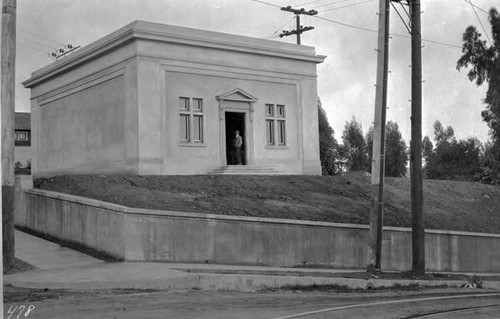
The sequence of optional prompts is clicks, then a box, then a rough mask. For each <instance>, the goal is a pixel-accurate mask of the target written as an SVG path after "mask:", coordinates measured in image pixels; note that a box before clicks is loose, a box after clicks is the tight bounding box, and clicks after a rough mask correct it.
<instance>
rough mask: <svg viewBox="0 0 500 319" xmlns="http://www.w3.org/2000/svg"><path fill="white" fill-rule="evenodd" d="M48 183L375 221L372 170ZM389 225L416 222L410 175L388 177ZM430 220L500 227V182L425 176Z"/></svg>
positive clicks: (78, 178)
mask: <svg viewBox="0 0 500 319" xmlns="http://www.w3.org/2000/svg"><path fill="white" fill-rule="evenodd" d="M35 185H36V187H39V188H41V189H46V190H51V191H56V192H61V193H67V194H72V195H78V196H84V197H89V198H94V199H98V200H102V201H106V202H111V203H116V204H120V205H125V206H129V207H137V208H149V209H160V210H173V211H185V212H200V213H213V214H223V215H241V216H255V217H271V218H286V219H298V220H313V221H327V222H336V223H354V224H368V220H369V213H370V207H371V204H370V196H371V189H370V176H369V174H367V173H364V172H353V173H349V174H345V175H342V176H224V175H217V176H210V175H195V176H116V175H113V176H108V175H75V176H59V177H54V178H51V179H40V180H37V181H35ZM384 196H385V210H384V225H386V226H399V227H410V226H411V213H410V180H409V179H407V178H387V179H386V183H385V195H384ZM424 199H425V204H424V211H425V227H426V228H428V229H446V230H460V231H473V232H489V233H500V187H498V186H491V185H483V184H479V183H470V182H454V181H436V180H425V181H424Z"/></svg>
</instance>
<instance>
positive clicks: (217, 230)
mask: <svg viewBox="0 0 500 319" xmlns="http://www.w3.org/2000/svg"><path fill="white" fill-rule="evenodd" d="M17 190H18V192H19V188H18V189H17ZM16 199H17V200H18V204H19V207H22V208H24V210H21V211H17V212H16V224H17V225H20V226H25V227H28V228H30V229H33V230H35V231H38V232H41V233H46V234H50V235H52V236H55V237H58V238H61V239H64V240H68V241H74V242H77V243H80V244H83V245H86V246H88V247H91V248H93V249H96V250H100V251H104V252H107V253H109V254H111V255H113V256H115V257H117V258H122V259H125V260H131V261H132V260H133V261H164V262H195V263H198V262H200V263H205V262H209V263H222V264H247V265H268V266H283V267H295V266H322V267H334V268H364V267H365V264H366V256H367V252H366V247H367V240H368V227H367V226H364V225H349V224H333V223H322V222H308V221H293V220H281V219H269V218H249V217H239V216H222V215H211V214H194V213H182V212H168V211H153V210H144V209H132V208H127V207H123V206H119V205H114V204H109V203H104V202H100V201H96V200H89V199H86V198H81V197H76V196H71V195H66V194H59V193H53V192H48V191H42V190H35V189H30V190H26V191H25V196H19V195H18V196H17V197H16ZM19 201H22V202H24V203H22V202H21V203H19ZM499 245H500V235H497V234H478V233H465V232H451V231H438V230H433V231H426V266H427V268H428V269H429V270H430V271H463V272H498V271H499V269H500V251H499V250H498V249H497V248H498V246H499ZM382 259H383V260H382V268H383V269H384V270H409V269H410V268H411V231H410V230H409V229H405V228H393V227H386V228H385V229H384V238H383V248H382Z"/></svg>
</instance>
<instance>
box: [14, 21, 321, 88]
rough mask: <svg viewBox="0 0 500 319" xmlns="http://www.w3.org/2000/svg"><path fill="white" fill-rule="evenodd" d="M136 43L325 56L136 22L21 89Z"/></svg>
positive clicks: (269, 43) (53, 66)
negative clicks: (133, 42) (142, 41)
mask: <svg viewBox="0 0 500 319" xmlns="http://www.w3.org/2000/svg"><path fill="white" fill-rule="evenodd" d="M136 39H145V40H152V41H159V42H164V43H177V44H184V45H192V46H197V47H209V48H217V49H222V50H227V51H237V52H242V53H243V52H244V53H252V54H257V55H265V56H276V57H281V58H287V59H294V60H302V61H308V62H312V63H321V62H323V60H324V59H325V56H322V55H316V51H315V49H314V47H311V46H304V45H297V44H290V43H284V42H278V41H272V40H266V39H259V38H252V37H246V36H240V35H235V34H228V33H221V32H214V31H207V30H201V29H193V28H186V27H180V26H173V25H166V24H160V23H154V22H147V21H141V20H137V21H134V22H132V23H130V24H128V25H126V26H124V27H123V28H120V29H118V30H117V31H115V32H112V33H110V34H108V35H107V36H105V37H103V38H101V39H99V40H97V41H95V42H92V43H91V44H89V45H86V46H84V47H82V48H80V49H79V50H76V51H75V52H73V53H71V54H69V55H68V56H65V57H63V58H61V59H59V60H57V61H55V62H53V63H51V64H49V65H47V66H45V67H43V68H41V69H39V70H37V71H35V72H33V73H32V75H31V78H29V79H28V80H26V81H24V82H23V85H24V86H25V87H27V88H31V87H33V86H35V85H36V84H38V83H40V82H43V81H44V80H46V79H48V78H51V77H54V76H56V75H57V74H58V73H60V72H64V71H66V70H67V69H69V68H73V67H75V66H77V65H79V64H82V63H85V62H86V61H89V60H92V59H93V58H95V57H96V56H98V55H101V54H103V53H105V52H107V51H110V50H112V49H114V48H116V47H119V46H121V45H123V44H124V43H126V42H129V41H133V40H136Z"/></svg>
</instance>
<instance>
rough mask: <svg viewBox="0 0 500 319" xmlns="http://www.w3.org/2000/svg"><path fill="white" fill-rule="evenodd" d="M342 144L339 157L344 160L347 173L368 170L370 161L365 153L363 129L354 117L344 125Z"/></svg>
mask: <svg viewBox="0 0 500 319" xmlns="http://www.w3.org/2000/svg"><path fill="white" fill-rule="evenodd" d="M342 143H343V145H342V147H340V155H341V157H342V158H343V159H344V163H345V168H346V169H347V170H348V171H358V170H368V167H369V165H370V161H369V159H368V153H367V152H366V141H365V139H364V137H363V127H362V125H361V123H359V122H358V121H356V118H355V117H353V118H352V119H351V121H350V122H346V123H345V126H344V132H343V133H342Z"/></svg>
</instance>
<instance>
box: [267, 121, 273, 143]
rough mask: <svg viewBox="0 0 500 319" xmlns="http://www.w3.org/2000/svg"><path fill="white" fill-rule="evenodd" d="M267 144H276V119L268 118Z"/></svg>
mask: <svg viewBox="0 0 500 319" xmlns="http://www.w3.org/2000/svg"><path fill="white" fill-rule="evenodd" d="M266 136H267V145H274V120H266Z"/></svg>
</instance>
